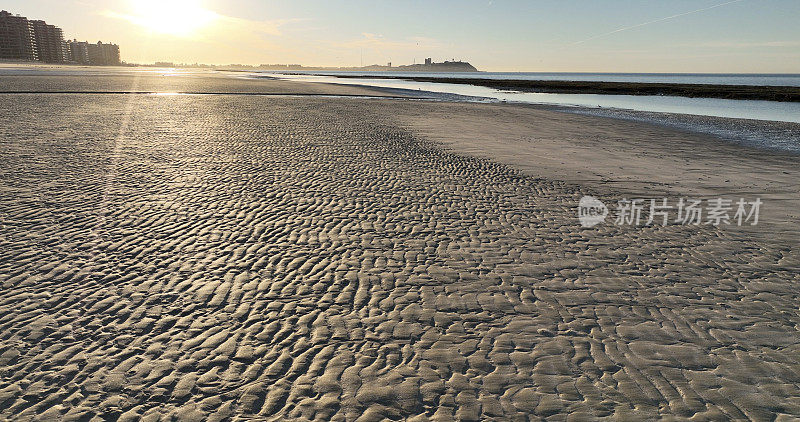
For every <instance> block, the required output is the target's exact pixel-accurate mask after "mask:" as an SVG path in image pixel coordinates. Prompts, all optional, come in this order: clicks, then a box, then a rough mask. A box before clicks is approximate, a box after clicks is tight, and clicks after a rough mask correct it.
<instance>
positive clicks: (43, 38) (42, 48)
mask: <svg viewBox="0 0 800 422" xmlns="http://www.w3.org/2000/svg"><path fill="white" fill-rule="evenodd" d="M30 22H31V23H32V24H33V38H34V40H35V41H36V48H37V49H38V53H39V54H38V56H39V60H41V61H43V62H45V63H63V62H65V61H67V55H66V54H64V53H65V50H66V48H65V46H64V32H63V31H62V30H61V28H59V27H57V26H55V25H48V24H47V22H45V21H41V20H35V21H30Z"/></svg>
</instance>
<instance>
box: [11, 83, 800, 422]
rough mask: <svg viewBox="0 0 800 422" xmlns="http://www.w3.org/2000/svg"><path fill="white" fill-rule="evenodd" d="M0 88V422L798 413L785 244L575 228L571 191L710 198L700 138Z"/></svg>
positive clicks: (715, 163) (575, 121)
mask: <svg viewBox="0 0 800 422" xmlns="http://www.w3.org/2000/svg"><path fill="white" fill-rule="evenodd" d="M117 78H118V80H116V81H114V80H112V79H109V81H108V84H109V86H110V88H113V89H112V90H124V89H127V88H115V87H123V86H128V85H129V84H130V82H131V80H130V79H129V78H128V77H121V76H117ZM150 78H154V77H150ZM53 79H54V80H51V81H48V82H47V83H48V84H52V85H53V86H59V85H60V82H59V81H58V80H57V78H55V77H53ZM145 79H146V78H145ZM215 81H216V79H207V80H203V81H202V82H198V81H192V82H185V83H192V84H206V85H205V86H203V87H202V89H204V90H207V91H209V92H219V91H221V90H223V87H221V86H214V84H215V83H216V82H215ZM17 82H18V81H14V82H13V83H17ZM24 83H28V82H24ZM71 83H73V82H71ZM74 83H83V82H74ZM144 83H148V84H151V85H153V86H155V85H158V84H161V86H165V85H164V84H165V82H163V81H161V80H160V79H159V80H157V81H145V82H144ZM180 83H183V82H176V81H174V80H173V81H170V82H166V86H170V87H171V89H173V88H175V87H176V84H178V85H179V84H180ZM219 83H221V84H230V83H232V82H227V81H225V82H219ZM237 83H238V82H237ZM3 84H6V85H9V84H12V82H8V80H6V81H2V80H0V85H3ZM248 84H249V82H248ZM258 84H260V85H262V87H260V88H258V90H267V91H275V92H277V91H281V92H284V93H289V92H291V91H292V89H296V90H300V91H302V90H308V91H309V92H310V91H311V90H314V91H315V92H316V93H320V94H325V95H336V94H337V93H338V94H342V93H344V92H345V91H344V89H345V88H342V87H338V86H335V85H316V86H313V87H311V86H306V85H305V84H300V85H295V88H292V85H286V84H295V83H294V82H280V81H270V80H260V81H258ZM309 85H311V84H309ZM253 86H255V85H253ZM248 89H249V88H248ZM254 89H255V88H254ZM346 89H352V88H346ZM359 89H360V90H361V89H363V90H364V91H360V92H361V94H363V95H381V93H380V92H379V91H374V90H369V89H366V88H359ZM148 90H149V89H148ZM177 90H178V91H180V90H181V87H180V86H177ZM187 90H188V89H187ZM0 99H2V101H0V115H1V116H3V119H4V121H5V124H4V125H2V126H0V163H2V166H0V192H2V195H1V196H0V198H2V200H0V224H2V230H1V231H0V281H2V286H3V289H2V290H0V362H2V365H0V418H4V419H5V418H13V419H21V420H31V419H36V418H38V419H41V420H57V419H59V418H62V419H63V420H104V419H105V420H108V419H119V420H139V419H143V420H154V421H155V420H162V419H176V420H201V419H207V420H224V419H227V418H239V419H245V418H253V419H276V420H277V419H286V418H289V419H309V420H311V419H320V420H331V419H336V420H379V419H382V418H390V419H400V418H414V419H415V420H427V419H432V420H452V419H460V420H478V419H504V420H505V419H512V420H526V419H532V420H535V419H539V418H547V419H551V420H564V419H567V417H568V416H569V417H571V418H574V420H591V419H595V418H602V417H609V418H629V419H635V420H641V419H653V418H659V417H674V418H677V419H684V418H687V419H688V418H694V419H696V420H725V419H754V420H775V419H776V418H777V419H784V420H788V419H791V418H792V417H798V416H800V399H798V397H800V387H799V385H800V362H799V361H798V351H800V335H799V333H798V323H799V322H800V310H799V309H798V306H797V304H798V296H799V295H800V294H798V291H799V290H798V288H797V286H798V283H800V268H798V263H800V257H798V251H797V250H796V248H795V247H794V245H796V243H794V244H793V243H792V242H791V240H792V237H791V236H793V234H792V233H790V231H788V230H782V229H776V228H774V227H773V226H769V225H765V226H764V227H765V228H764V230H765V231H767V230H768V231H769V233H771V236H770V238H763V239H762V238H756V237H752V236H750V235H749V234H747V233H740V232H737V231H733V230H727V229H725V228H714V227H711V226H702V227H687V226H679V225H670V226H667V227H649V228H640V227H639V228H633V227H627V226H615V225H612V224H605V225H600V226H598V227H594V228H592V229H583V228H581V227H580V226H579V224H578V221H577V218H576V209H575V207H576V205H577V201H578V199H579V198H580V197H581V196H582V195H584V194H587V193H589V194H592V195H596V196H597V197H600V198H616V195H618V194H620V193H623V192H626V191H627V190H631V191H637V192H648V191H649V188H650V187H652V188H654V189H657V191H658V190H662V189H665V186H666V189H668V190H670V192H673V193H678V192H680V191H681V189H683V188H687V189H688V188H693V189H699V190H702V189H707V190H709V191H708V192H706V191H704V192H706V193H715V192H717V191H714V190H713V187H714V186H716V184H717V181H716V179H714V180H705V179H703V178H701V177H698V178H697V180H695V179H693V178H686V179H684V178H683V176H685V175H686V174H698V173H702V172H704V171H707V170H708V169H713V168H718V167H719V168H722V167H724V165H725V164H726V163H730V160H728V161H726V162H722V161H720V160H723V159H724V158H725V157H726V154H724V153H723V152H724V151H723V150H718V151H717V152H714V153H709V154H702V153H691V151H693V150H692V148H690V147H691V146H692V145H694V146H697V144H693V142H707V141H709V139H705V138H703V139H699V138H695V137H694V136H695V135H689V134H685V133H681V132H675V131H671V130H668V129H664V128H658V127H654V126H646V125H643V124H638V123H632V122H624V121H616V120H609V119H602V118H594V117H589V116H575V115H568V114H564V113H557V112H552V111H546V110H540V109H532V108H528V107H516V106H500V105H487V104H447V103H438V102H421V101H416V100H414V101H410V100H392V99H378V98H336V97H295V96H280V95H272V96H241V95H205V96H180V95H175V96H165V95H130V94H128V95H118V94H85V95H63V94H0ZM523 135H524V136H523ZM526 137H527V138H526ZM662 139H668V140H670V142H671V143H669V144H666V146H664V145H662V146H659V147H654V148H656V149H655V150H652V149H651V148H648V146H653V145H657V144H658V143H659V142H663V141H661V140H662ZM526 142H527V144H526ZM584 142H585V144H583V143H584ZM678 145H679V146H680V148H678V147H676V146H678ZM568 147H569V148H568ZM719 148H723V146H722V145H719ZM737 148H738V147H737ZM712 150H716V149H712ZM537 151H538V152H537ZM559 151H561V152H560V155H561V157H562V161H558V159H559V158H558V154H559ZM737 151H742V152H741V153H740V154H739V155H736V160H735V162H736V163H737V164H736V166H734V167H726V170H724V171H725V172H727V173H725V174H731V176H730V177H734V179H733V180H736V183H745V182H744V180H745V179H747V177H745V176H747V174H745V173H747V172H754V173H753V175H755V176H758V177H757V180H758V183H764V184H763V185H761V184H757V185H754V186H753V188H754V192H755V191H758V190H759V189H761V188H762V187H770V186H771V187H773V188H774V189H773V190H772V191H770V193H771V194H774V195H779V192H778V191H779V190H780V189H779V188H778V187H776V185H780V186H783V189H793V188H794V189H796V183H794V184H791V183H792V182H791V177H795V179H794V180H797V179H796V171H797V170H796V168H797V166H796V161H791V160H792V159H791V158H785V157H775V156H772V155H769V154H766V153H764V154H762V153H759V152H755V151H751V150H746V151H744V150H737ZM516 152H519V154H517V153H516ZM590 152H591V153H590ZM596 154H600V155H596ZM687 160H688V163H687V165H688V166H689V167H686V170H680V171H685V172H686V173H677V170H676V173H674V177H671V176H670V173H669V172H668V171H666V172H649V173H648V172H647V171H646V170H647V169H648V168H651V166H653V165H659V166H662V167H658V168H663V169H664V170H669V169H678V168H679V166H678V165H677V164H675V163H677V162H685V161H687ZM759 160H760V161H759ZM623 161H624V162H625V163H628V164H629V165H627V166H626V165H617V164H618V163H620V162H623ZM581 163H583V164H582V165H583V166H584V168H585V170H583V169H579V168H578V166H579V165H580V164H581ZM759 163H765V167H763V168H762V167H759ZM616 167H621V168H619V169H616ZM577 171H581V172H582V173H580V174H578V173H577ZM784 172H788V176H787V174H786V173H784ZM612 173H613V175H614V176H613V177H614V178H615V180H616V179H618V180H626V179H627V180H637V181H638V182H639V183H638V184H636V185H633V186H632V187H630V186H628V185H627V184H622V183H609V182H607V181H604V180H605V179H604V178H605V177H607V176H608V175H610V174H612ZM583 175H585V176H583ZM678 176H681V177H678ZM608 177H610V176H608ZM714 177H718V176H714ZM725 177H727V176H725ZM736 177H738V178H736ZM701 179H702V180H701ZM681 183H682V184H681ZM754 183H755V182H754ZM737 186H740V185H737V184H734V185H732V187H733V188H735V187H737ZM741 186H745V185H744V184H742V185H741ZM756 188H757V189H756ZM734 191H735V189H730V190H727V191H726V192H731V193H733V192H734ZM687 195H688V193H687ZM795 198H796V196H795ZM784 226H785V225H784ZM759 227H761V226H759Z"/></svg>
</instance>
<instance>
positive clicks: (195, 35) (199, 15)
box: [100, 7, 310, 42]
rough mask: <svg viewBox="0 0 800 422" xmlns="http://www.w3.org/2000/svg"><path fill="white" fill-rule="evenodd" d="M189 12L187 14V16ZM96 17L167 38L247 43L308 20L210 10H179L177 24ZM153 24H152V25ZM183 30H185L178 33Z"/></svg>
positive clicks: (116, 15) (130, 16)
mask: <svg viewBox="0 0 800 422" xmlns="http://www.w3.org/2000/svg"><path fill="white" fill-rule="evenodd" d="M187 13H189V15H187ZM100 15H102V16H105V17H107V18H112V19H119V20H124V21H127V22H129V23H132V24H134V25H138V26H141V27H143V28H144V29H148V30H150V31H151V32H161V33H165V34H167V35H173V36H178V37H185V38H192V39H197V40H203V39H208V40H214V41H222V40H228V41H238V42H248V40H250V39H252V38H254V37H259V36H264V35H267V36H281V35H283V32H282V29H283V28H284V27H286V26H288V25H292V24H295V23H299V22H304V21H309V20H310V19H305V18H292V19H274V20H265V21H257V20H251V19H244V18H237V17H233V16H226V15H221V14H219V13H216V12H214V11H211V10H208V9H205V8H200V7H196V8H193V9H190V10H182V11H181V16H182V18H183V19H181V21H180V22H177V23H176V22H173V21H170V19H171V18H170V16H163V17H160V18H159V19H158V20H157V21H156V22H154V17H153V16H144V15H141V14H136V13H123V12H118V11H114V10H103V11H101V12H100ZM182 22H185V23H189V24H190V25H189V26H187V27H186V28H181V27H180V23H182ZM154 23H155V25H154ZM154 26H155V27H158V26H163V27H164V29H165V30H163V31H159V30H158V28H154ZM182 29H185V30H182Z"/></svg>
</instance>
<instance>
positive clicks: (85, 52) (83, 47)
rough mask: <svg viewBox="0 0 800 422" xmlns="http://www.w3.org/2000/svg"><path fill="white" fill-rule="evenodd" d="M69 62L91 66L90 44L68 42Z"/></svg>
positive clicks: (74, 41)
mask: <svg viewBox="0 0 800 422" xmlns="http://www.w3.org/2000/svg"><path fill="white" fill-rule="evenodd" d="M67 51H68V53H69V61H71V62H74V63H78V64H89V43H88V42H86V41H78V40H72V41H67Z"/></svg>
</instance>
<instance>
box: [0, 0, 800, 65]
mask: <svg viewBox="0 0 800 422" xmlns="http://www.w3.org/2000/svg"><path fill="white" fill-rule="evenodd" d="M0 8H2V9H6V10H8V11H10V12H12V13H19V14H21V15H23V16H27V17H28V18H31V19H44V20H46V21H47V22H48V23H50V24H54V25H56V26H60V27H61V28H63V30H64V35H65V37H67V38H70V39H72V38H77V39H79V40H88V41H91V42H97V41H98V40H102V41H103V42H114V43H116V44H119V45H120V49H121V55H122V59H123V60H124V61H127V62H133V63H152V62H155V61H171V62H176V63H177V62H186V63H195V62H198V63H207V64H230V63H242V64H255V65H258V64H262V63H270V64H271V63H289V64H295V63H297V64H303V65H309V66H359V65H361V64H362V63H363V64H364V65H368V64H386V63H387V62H392V63H393V64H394V65H399V64H410V63H414V62H416V63H419V62H421V61H423V60H424V58H425V57H432V58H433V59H434V61H443V60H445V59H448V60H449V59H457V60H465V61H469V62H470V63H472V64H473V65H474V66H475V67H477V68H478V69H479V70H485V71H530V72H689V73H692V72H696V73H706V72H707V73H800V23H799V22H800V0H733V1H730V0H729V1H726V0H691V1H690V0H669V1H663V0H651V1H645V0H440V1H436V0H426V1H421V0H419V1H418V0H402V1H401V0H397V1H382V0H371V1H362V0H339V1H335V0H292V1H274V0H3V2H2V5H0Z"/></svg>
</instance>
